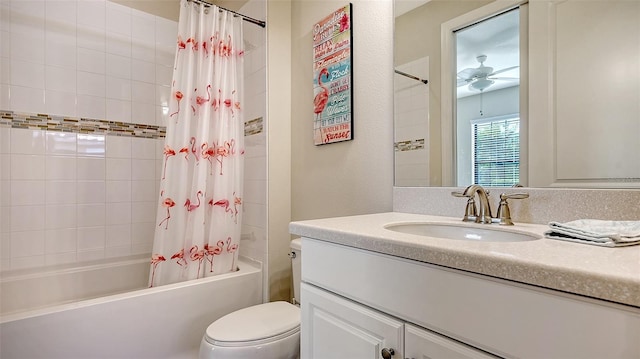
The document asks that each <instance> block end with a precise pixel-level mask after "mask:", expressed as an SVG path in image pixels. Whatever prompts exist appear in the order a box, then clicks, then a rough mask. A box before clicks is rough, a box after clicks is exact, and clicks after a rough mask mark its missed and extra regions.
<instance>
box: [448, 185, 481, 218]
mask: <svg viewBox="0 0 640 359" xmlns="http://www.w3.org/2000/svg"><path fill="white" fill-rule="evenodd" d="M451 195H452V196H454V197H466V198H467V205H466V206H465V208H464V217H463V218H462V220H463V221H464V222H473V221H474V220H475V218H476V217H477V216H478V209H477V207H476V201H475V200H474V199H473V196H468V195H466V194H464V193H462V192H456V191H453V192H451Z"/></svg>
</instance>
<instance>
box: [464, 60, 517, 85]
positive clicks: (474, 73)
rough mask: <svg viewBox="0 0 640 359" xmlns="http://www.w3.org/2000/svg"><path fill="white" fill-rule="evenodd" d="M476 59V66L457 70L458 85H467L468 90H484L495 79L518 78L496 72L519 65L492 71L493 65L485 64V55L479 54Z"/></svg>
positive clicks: (509, 69)
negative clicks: (478, 64) (477, 64)
mask: <svg viewBox="0 0 640 359" xmlns="http://www.w3.org/2000/svg"><path fill="white" fill-rule="evenodd" d="M476 60H477V61H478V62H479V63H480V66H478V67H470V68H466V69H464V70H462V71H460V72H458V79H457V82H458V87H461V86H464V85H469V90H477V91H480V92H482V91H484V90H485V89H487V88H488V87H489V86H491V85H493V84H494V83H495V82H496V81H500V80H518V78H514V77H503V76H496V75H498V74H501V73H504V72H507V71H511V70H514V69H517V68H518V67H519V66H511V67H506V68H504V69H500V70H497V71H493V67H490V66H485V65H484V62H485V61H487V55H479V56H477V57H476Z"/></svg>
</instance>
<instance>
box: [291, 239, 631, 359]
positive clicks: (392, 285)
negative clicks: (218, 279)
mask: <svg viewBox="0 0 640 359" xmlns="http://www.w3.org/2000/svg"><path fill="white" fill-rule="evenodd" d="M302 251H303V253H304V260H303V262H302V285H301V291H302V295H301V299H302V304H301V307H302V327H301V357H302V358H303V359H310V358H422V357H429V358H447V359H448V358H495V357H509V358H516V357H517V358H638V357H640V343H639V341H638V338H640V311H639V310H638V308H636V307H634V306H627V305H621V304H616V303H611V302H607V301H602V300H596V299H592V298H588V297H583V296H579V295H575V294H569V293H564V292H561V291H556V290H550V289H545V288H540V287H536V286H532V285H527V284H523V283H517V282H512V281H507V280H504V279H499V278H494V277H490V276H485V275H479V274H474V273H470V272H466V271H461V270H456V269H453V268H447V267H444V266H438V265H433V264H429V263H424V262H420V261H415V260H410V259H406V258H402V257H398V256H391V255H388V254H384V253H377V252H373V251H368V250H363V249H358V248H354V247H350V246H345V245H342V244H336V243H330V242H326V241H322V240H317V239H311V238H303V239H302Z"/></svg>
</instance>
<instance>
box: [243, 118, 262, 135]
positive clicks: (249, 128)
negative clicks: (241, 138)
mask: <svg viewBox="0 0 640 359" xmlns="http://www.w3.org/2000/svg"><path fill="white" fill-rule="evenodd" d="M263 129H264V120H263V119H262V117H258V118H255V119H253V120H250V121H247V122H245V123H244V135H245V136H251V135H257V134H259V133H261V132H262V131H263Z"/></svg>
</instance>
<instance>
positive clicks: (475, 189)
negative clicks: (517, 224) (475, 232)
mask: <svg viewBox="0 0 640 359" xmlns="http://www.w3.org/2000/svg"><path fill="white" fill-rule="evenodd" d="M451 195H453V196H455V197H466V198H467V206H466V208H465V211H464V217H463V218H462V220H463V221H465V222H471V221H474V222H476V223H485V224H491V223H494V222H495V223H498V224H501V225H513V222H512V221H511V212H510V211H509V204H508V203H507V199H523V198H528V197H529V194H528V193H513V194H509V195H508V194H505V193H502V194H501V195H500V206H499V207H498V213H497V215H496V218H494V217H493V214H491V203H490V202H489V191H488V190H485V189H484V188H483V187H482V186H480V185H477V184H472V185H471V186H469V187H467V188H466V189H465V190H464V191H463V192H451ZM476 195H477V197H478V205H479V207H480V210H479V211H478V209H477V208H476V201H475V198H476Z"/></svg>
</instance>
